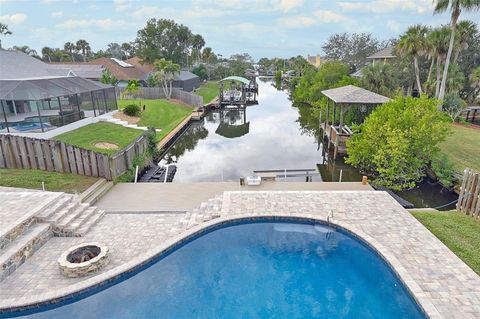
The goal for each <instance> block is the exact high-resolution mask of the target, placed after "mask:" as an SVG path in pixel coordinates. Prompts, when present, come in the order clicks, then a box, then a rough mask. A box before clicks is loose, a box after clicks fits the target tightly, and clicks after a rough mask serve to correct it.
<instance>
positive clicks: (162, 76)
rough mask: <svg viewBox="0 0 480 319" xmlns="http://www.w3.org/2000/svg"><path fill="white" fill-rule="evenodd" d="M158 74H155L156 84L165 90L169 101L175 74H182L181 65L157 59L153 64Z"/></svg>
mask: <svg viewBox="0 0 480 319" xmlns="http://www.w3.org/2000/svg"><path fill="white" fill-rule="evenodd" d="M153 65H154V66H155V70H156V72H155V73H154V74H153V77H154V79H155V82H157V83H158V85H160V86H161V87H162V88H163V92H164V93H165V97H166V98H167V100H169V99H170V97H171V96H172V83H173V80H174V78H175V74H177V73H179V72H180V65H178V64H176V63H173V62H172V61H168V60H165V59H163V58H162V59H157V60H155V62H154V63H153Z"/></svg>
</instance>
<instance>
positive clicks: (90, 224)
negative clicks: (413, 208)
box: [73, 209, 105, 237]
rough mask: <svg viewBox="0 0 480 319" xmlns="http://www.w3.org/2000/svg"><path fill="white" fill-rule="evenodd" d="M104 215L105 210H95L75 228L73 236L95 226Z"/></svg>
mask: <svg viewBox="0 0 480 319" xmlns="http://www.w3.org/2000/svg"><path fill="white" fill-rule="evenodd" d="M104 215H105V211H103V210H100V209H99V210H97V211H95V213H94V214H92V215H91V216H90V217H89V218H88V219H87V220H86V221H85V222H84V223H83V224H82V226H80V227H79V228H78V229H77V230H75V232H74V235H73V236H75V237H82V236H85V234H86V233H87V232H88V231H89V230H90V229H91V228H92V227H93V226H95V225H96V224H97V223H98V221H99V220H100V219H102V218H103V216H104Z"/></svg>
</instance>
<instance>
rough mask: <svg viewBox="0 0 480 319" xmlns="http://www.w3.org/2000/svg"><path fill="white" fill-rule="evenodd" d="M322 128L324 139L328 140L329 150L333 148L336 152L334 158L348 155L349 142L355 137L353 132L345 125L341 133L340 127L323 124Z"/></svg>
mask: <svg viewBox="0 0 480 319" xmlns="http://www.w3.org/2000/svg"><path fill="white" fill-rule="evenodd" d="M320 127H321V129H322V132H323V137H324V138H325V139H326V140H327V143H328V144H327V145H328V148H329V149H330V148H333V150H334V157H336V155H345V154H347V140H348V139H349V138H350V137H351V136H352V135H353V132H352V130H351V129H350V128H349V127H348V126H346V125H344V126H342V132H341V133H340V132H339V129H340V128H339V126H333V125H330V124H326V123H321V124H320Z"/></svg>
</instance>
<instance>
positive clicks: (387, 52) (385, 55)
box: [367, 47, 397, 59]
mask: <svg viewBox="0 0 480 319" xmlns="http://www.w3.org/2000/svg"><path fill="white" fill-rule="evenodd" d="M393 49H394V47H386V48H385V49H382V50H380V51H378V52H376V53H375V54H372V55H371V56H368V57H367V59H392V58H396V57H397V56H396V55H395V54H393Z"/></svg>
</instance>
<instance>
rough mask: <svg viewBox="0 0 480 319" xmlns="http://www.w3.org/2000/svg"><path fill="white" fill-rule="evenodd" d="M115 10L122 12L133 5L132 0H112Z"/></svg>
mask: <svg viewBox="0 0 480 319" xmlns="http://www.w3.org/2000/svg"><path fill="white" fill-rule="evenodd" d="M113 5H114V7H115V11H118V12H124V11H127V10H129V9H131V8H132V7H133V1H132V0H113Z"/></svg>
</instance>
